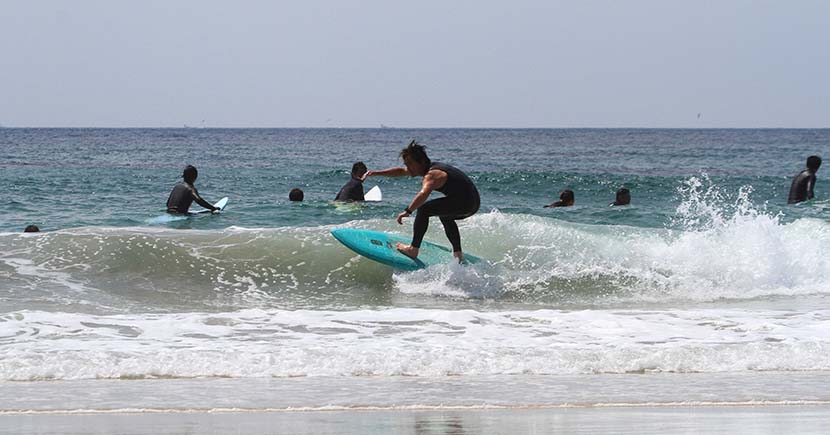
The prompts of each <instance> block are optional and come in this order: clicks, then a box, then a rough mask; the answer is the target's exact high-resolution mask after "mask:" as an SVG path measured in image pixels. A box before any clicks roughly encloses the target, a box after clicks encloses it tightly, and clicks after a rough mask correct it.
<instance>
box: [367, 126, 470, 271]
mask: <svg viewBox="0 0 830 435" xmlns="http://www.w3.org/2000/svg"><path fill="white" fill-rule="evenodd" d="M400 156H401V158H403V163H404V165H405V167H403V168H389V169H384V170H382V171H368V172H366V174H365V175H364V176H363V179H364V180H365V179H366V178H368V177H373V176H378V175H380V176H384V177H403V176H407V175H408V176H410V177H424V180H423V183H422V184H421V190H420V192H418V194H417V195H415V198H413V199H412V202H411V203H410V204H409V207H407V208H405V209H404V211H403V212H401V214H399V215H398V218H397V221H398V223H399V224H401V225H403V219H404V218H405V217H409V216H410V215H412V213H413V212H415V210H417V211H418V213H417V214H416V215H415V223H414V225H413V234H412V244H411V245H408V246H407V245H404V244H403V243H398V244H397V246H396V247H397V248H398V251H400V252H401V253H402V254H404V255H406V256H407V257H410V258H412V259H415V258H418V250H419V249H420V247H421V241H422V240H423V239H424V234H426V232H427V227H429V218H430V217H432V216H437V217H438V218H439V219H441V223H442V224H443V225H444V233H446V235H447V238H448V239H450V243H451V244H452V254H453V256H455V258H457V259H458V260H459V261H463V260H464V254H463V253H462V252H461V234H460V233H459V232H458V225H457V224H456V223H455V221H457V220H460V219H465V218H468V217H470V216H472V215H474V214H475V213H476V212H477V211H478V208H479V205H480V201H481V199H480V198H479V195H478V189H476V186H475V184H473V181H472V180H470V178H469V177H468V176H467V175H466V174H464V173H463V172H461V170H459V169H458V168H455V167H453V166H450V165H447V164H444V163H439V162H433V161H431V160H430V159H429V157H427V153H426V147H424V146H422V145H419V144H418V143H417V142H415V141H414V140H413V141H412V142H410V143H409V146H407V147H406V148H404V149H403V150H401V154H400ZM433 190H437V191H439V192H441V193H443V194H444V195H445V196H444V197H443V198H436V199H432V200H429V201H427V198H429V195H430V194H431V193H432V191H433Z"/></svg>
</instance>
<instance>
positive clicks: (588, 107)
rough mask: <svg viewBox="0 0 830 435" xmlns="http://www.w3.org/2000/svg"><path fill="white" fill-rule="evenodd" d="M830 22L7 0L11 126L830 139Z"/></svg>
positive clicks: (546, 7)
mask: <svg viewBox="0 0 830 435" xmlns="http://www.w3.org/2000/svg"><path fill="white" fill-rule="evenodd" d="M828 19H830V2H827V1H793V2H783V1H729V0H719V1H669V0H655V1H586V0H574V1H567V2H564V1H551V0H548V1H541V0H540V1H523V0H511V1H506V0H505V1H489V0H479V1H453V0H444V1H431V0H427V1H424V0H419V1H407V2H402V1H392V0H384V1H348V0H318V1H315V0H306V1H299V0H298V1H291V2H289V1H284V2H282V1H205V0H198V1H197V0H178V1H172V0H164V1H114V0H102V1H84V0H81V1H63V0H60V1H58V0H53V1H28V0H27V1H17V0H12V1H4V2H3V4H2V14H0V124H2V125H5V126H32V127H47V126H55V127H80V126H100V127H156V126H158V127H180V126H182V125H184V124H188V125H192V126H201V125H202V120H204V121H205V125H206V126H208V127H378V126H379V125H380V124H386V125H389V126H394V127H830V122H829V121H828V120H830V86H828V80H830V54H828V42H830V30H828V29H829V28H830V26H828ZM698 113H700V114H701V116H700V118H698V116H697V115H698Z"/></svg>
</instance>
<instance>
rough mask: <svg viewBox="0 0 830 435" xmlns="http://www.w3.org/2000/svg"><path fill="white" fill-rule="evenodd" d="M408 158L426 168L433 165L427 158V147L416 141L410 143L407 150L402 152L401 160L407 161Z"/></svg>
mask: <svg viewBox="0 0 830 435" xmlns="http://www.w3.org/2000/svg"><path fill="white" fill-rule="evenodd" d="M407 157H409V158H410V159H412V160H415V161H416V162H418V163H420V164H422V165H425V166H429V165H430V164H432V161H430V160H429V157H427V147H425V146H423V145H421V144H419V143H418V142H416V141H415V139H413V140H412V142H409V145H408V146H407V147H406V148H404V149H402V150H401V158H402V159H405V158H407Z"/></svg>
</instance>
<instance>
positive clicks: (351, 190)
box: [334, 162, 366, 201]
mask: <svg viewBox="0 0 830 435" xmlns="http://www.w3.org/2000/svg"><path fill="white" fill-rule="evenodd" d="M365 173H366V165H365V164H364V163H363V162H357V163H355V164H354V165H352V179H351V180H349V181H348V182H347V183H346V184H345V185H344V186H343V187H342V188H340V192H337V196H336V197H335V198H334V200H335V201H363V174H365Z"/></svg>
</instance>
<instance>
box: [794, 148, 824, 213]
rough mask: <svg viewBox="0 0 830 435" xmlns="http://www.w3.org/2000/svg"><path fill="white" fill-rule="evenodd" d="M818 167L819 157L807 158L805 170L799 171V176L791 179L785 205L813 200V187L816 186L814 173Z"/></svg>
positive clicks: (819, 164) (819, 163)
mask: <svg viewBox="0 0 830 435" xmlns="http://www.w3.org/2000/svg"><path fill="white" fill-rule="evenodd" d="M819 166H821V158H820V157H819V156H810V157H807V169H805V170H803V171H801V173H800V174H798V175H796V176H795V178H793V184H792V185H790V196H789V197H788V198H787V204H795V203H797V202H802V201H806V200H808V199H813V186H815V185H816V172H817V171H818V168H819Z"/></svg>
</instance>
